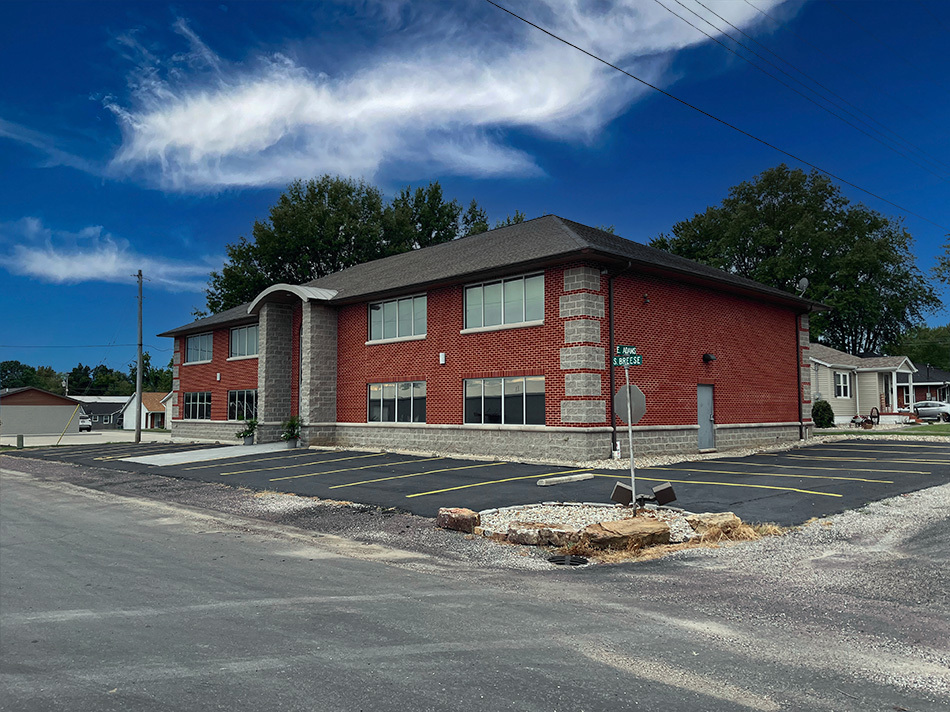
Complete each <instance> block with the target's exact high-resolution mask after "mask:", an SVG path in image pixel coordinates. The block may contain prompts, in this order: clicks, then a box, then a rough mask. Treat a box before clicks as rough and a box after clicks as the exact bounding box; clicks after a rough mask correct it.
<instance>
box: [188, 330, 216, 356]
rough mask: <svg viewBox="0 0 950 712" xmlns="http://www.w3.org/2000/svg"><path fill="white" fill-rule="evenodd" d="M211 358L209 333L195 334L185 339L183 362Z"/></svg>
mask: <svg viewBox="0 0 950 712" xmlns="http://www.w3.org/2000/svg"><path fill="white" fill-rule="evenodd" d="M210 360H211V334H197V335H195V336H189V337H188V338H187V339H185V363H194V362H196V361H210Z"/></svg>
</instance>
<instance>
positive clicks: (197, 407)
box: [182, 391, 211, 420]
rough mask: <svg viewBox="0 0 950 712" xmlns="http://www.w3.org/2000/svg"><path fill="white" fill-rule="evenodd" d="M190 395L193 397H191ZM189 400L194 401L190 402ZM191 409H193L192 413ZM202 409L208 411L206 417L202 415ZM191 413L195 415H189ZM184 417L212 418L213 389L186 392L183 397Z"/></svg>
mask: <svg viewBox="0 0 950 712" xmlns="http://www.w3.org/2000/svg"><path fill="white" fill-rule="evenodd" d="M189 396H193V397H192V398H189ZM205 396H207V397H205ZM189 400H191V401H193V402H191V403H189V402H188V401H189ZM189 409H191V412H190V413H189ZM202 410H204V412H206V413H207V416H206V417H202V416H201V415H200V414H201V412H202ZM189 415H191V416H194V417H189ZM182 419H183V420H211V391H189V392H187V393H184V394H183V397H182Z"/></svg>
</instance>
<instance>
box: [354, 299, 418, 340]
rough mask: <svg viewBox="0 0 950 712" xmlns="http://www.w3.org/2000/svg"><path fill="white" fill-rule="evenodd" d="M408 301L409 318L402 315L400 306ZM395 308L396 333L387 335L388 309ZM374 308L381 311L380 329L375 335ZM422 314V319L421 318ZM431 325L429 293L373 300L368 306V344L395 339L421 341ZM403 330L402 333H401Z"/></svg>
mask: <svg viewBox="0 0 950 712" xmlns="http://www.w3.org/2000/svg"><path fill="white" fill-rule="evenodd" d="M407 303H408V305H409V315H408V319H406V318H405V317H402V318H401V317H400V316H399V312H400V307H401V306H404V305H406V304H407ZM390 308H391V309H392V310H393V317H394V319H395V321H394V324H395V326H394V333H393V334H392V335H390V336H385V335H384V334H385V331H386V311H387V309H390ZM374 309H378V310H379V311H378V313H379V329H378V331H377V332H376V333H375V335H374V328H373V327H374V323H373V322H374V319H373V312H374ZM420 316H421V319H420ZM428 327H429V298H428V295H427V294H412V295H410V296H408V297H399V299H388V300H386V301H384V302H371V303H370V304H368V305H367V307H366V339H367V340H366V344H367V345H369V344H387V343H392V342H395V341H419V340H421V339H424V338H425V337H426V332H427V331H428ZM400 332H402V333H400Z"/></svg>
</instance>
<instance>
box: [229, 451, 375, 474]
mask: <svg viewBox="0 0 950 712" xmlns="http://www.w3.org/2000/svg"><path fill="white" fill-rule="evenodd" d="M384 454H385V453H382V452H374V453H372V454H371V455H351V456H350V457H337V458H334V459H332V460H316V461H314V462H301V463H300V464H299V465H292V467H304V466H305V465H322V464H323V463H324V462H343V460H362V459H365V458H367V457H382V456H383V455H384ZM228 464H234V465H237V464H240V463H236V462H235V463H228ZM286 469H287V466H286V465H274V466H273V467H256V468H253V469H250V470H235V471H234V472H222V473H220V474H221V476H222V477H224V476H225V475H243V474H245V473H248V472H267V471H269V470H286Z"/></svg>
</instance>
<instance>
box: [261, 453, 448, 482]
mask: <svg viewBox="0 0 950 712" xmlns="http://www.w3.org/2000/svg"><path fill="white" fill-rule="evenodd" d="M444 459H445V458H444V457H423V458H418V459H415V460H401V461H399V462H383V463H380V464H378V465H377V464H373V465H363V466H362V467H344V468H342V469H340V470H328V471H326V472H314V473H311V474H309V475H288V476H287V477H274V478H273V479H271V480H270V481H271V482H280V481H281V480H298V479H300V478H301V477H319V476H320V475H332V474H334V473H336V472H355V471H356V470H369V469H370V468H373V467H389V466H390V465H405V464H408V463H410V462H431V461H432V460H444Z"/></svg>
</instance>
